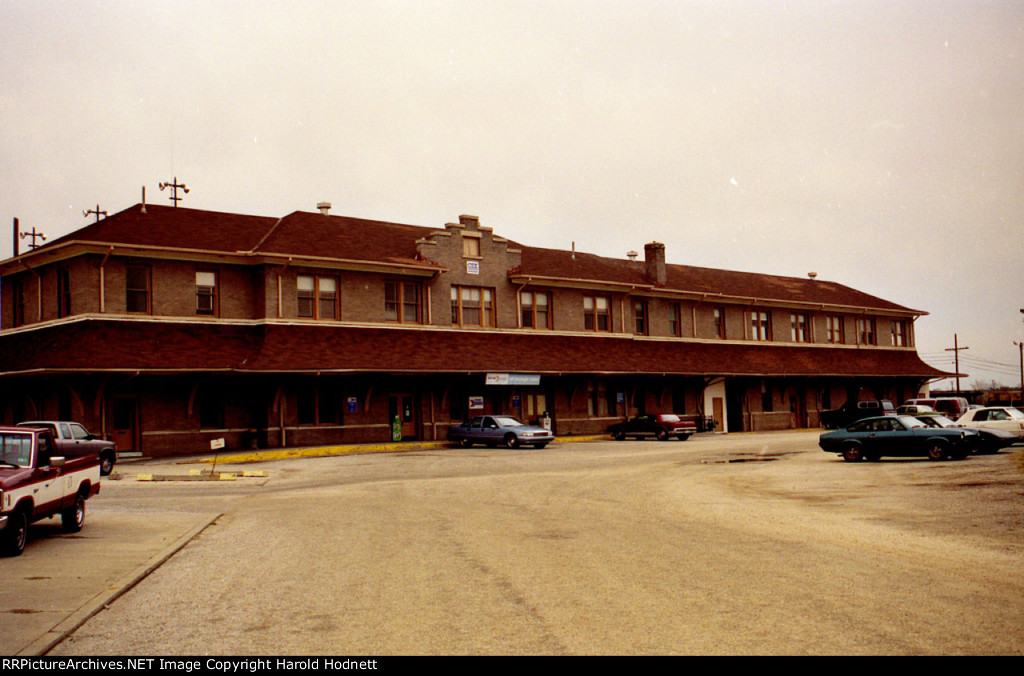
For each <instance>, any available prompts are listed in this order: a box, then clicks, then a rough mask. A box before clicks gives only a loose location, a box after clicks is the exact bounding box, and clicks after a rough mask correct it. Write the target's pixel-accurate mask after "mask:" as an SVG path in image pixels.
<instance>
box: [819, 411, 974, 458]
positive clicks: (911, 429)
mask: <svg viewBox="0 0 1024 676" xmlns="http://www.w3.org/2000/svg"><path fill="white" fill-rule="evenodd" d="M818 445H819V446H821V450H823V451H825V452H826V453H838V454H839V455H841V456H843V459H844V460H846V461H847V462H858V461H860V460H864V459H867V460H878V459H879V458H881V457H882V456H915V455H918V456H926V457H927V458H929V459H930V460H945V459H946V458H953V459H954V460H963V459H964V458H965V457H967V454H968V453H969V452H970V451H971V446H972V445H973V438H972V437H970V436H969V435H968V432H967V431H966V430H963V429H960V428H950V427H929V426H927V425H925V424H924V423H923V422H921V421H920V420H918V419H917V418H914V417H912V416H909V415H900V416H881V417H876V418H865V419H863V420H858V421H857V422H855V423H853V424H852V425H849V426H848V427H846V428H845V429H841V430H834V431H832V432H825V433H824V434H822V435H821V436H820V437H819V438H818Z"/></svg>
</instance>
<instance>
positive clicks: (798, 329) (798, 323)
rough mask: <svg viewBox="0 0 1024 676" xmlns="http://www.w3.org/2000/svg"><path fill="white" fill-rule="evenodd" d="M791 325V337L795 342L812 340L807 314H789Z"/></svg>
mask: <svg viewBox="0 0 1024 676" xmlns="http://www.w3.org/2000/svg"><path fill="white" fill-rule="evenodd" d="M789 326H790V329H789V333H790V336H789V337H790V339H791V340H792V341H793V342H794V343H809V342H810V340H811V336H810V331H809V329H808V327H809V326H810V321H809V319H808V317H807V315H805V314H797V313H794V314H791V315H790V316H789Z"/></svg>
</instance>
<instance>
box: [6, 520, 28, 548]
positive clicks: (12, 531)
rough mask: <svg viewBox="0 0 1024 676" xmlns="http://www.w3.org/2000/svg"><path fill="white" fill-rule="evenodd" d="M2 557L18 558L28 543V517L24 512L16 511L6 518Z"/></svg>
mask: <svg viewBox="0 0 1024 676" xmlns="http://www.w3.org/2000/svg"><path fill="white" fill-rule="evenodd" d="M3 533H4V535H3V553H4V556H20V555H21V553H22V552H23V551H25V544H26V543H27V542H28V516H27V515H26V514H25V510H23V509H17V510H15V511H14V513H13V514H11V515H10V516H9V517H8V518H7V528H5V529H4V531H3Z"/></svg>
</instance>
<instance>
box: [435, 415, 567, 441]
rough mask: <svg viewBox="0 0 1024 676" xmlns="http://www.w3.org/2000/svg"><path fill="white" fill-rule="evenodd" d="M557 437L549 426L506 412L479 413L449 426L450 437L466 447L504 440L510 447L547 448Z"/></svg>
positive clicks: (450, 439) (449, 439) (449, 438)
mask: <svg viewBox="0 0 1024 676" xmlns="http://www.w3.org/2000/svg"><path fill="white" fill-rule="evenodd" d="M554 438H555V435H554V434H552V433H551V431H550V430H546V429H544V428H543V427H537V426H536V425H527V424H526V423H522V422H520V421H518V420H516V419H515V418H511V417H509V416H504V415H480V416H477V417H475V418H473V419H471V420H467V421H466V422H464V423H462V424H461V425H451V426H450V427H449V428H448V441H454V442H456V443H458V444H459V445H460V446H462V447H464V448H466V447H469V446H472V445H473V444H484V445H486V446H497V445H498V444H502V445H504V446H507V447H508V448H519V447H520V446H533V447H534V448H544V447H545V446H547V445H548V444H549V443H551V441H552V440H553V439H554Z"/></svg>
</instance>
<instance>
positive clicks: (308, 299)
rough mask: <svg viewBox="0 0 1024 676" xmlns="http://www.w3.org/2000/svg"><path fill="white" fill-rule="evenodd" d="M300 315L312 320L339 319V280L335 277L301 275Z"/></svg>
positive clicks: (298, 281) (299, 290)
mask: <svg viewBox="0 0 1024 676" xmlns="http://www.w3.org/2000/svg"><path fill="white" fill-rule="evenodd" d="M296 283H297V285H298V315H299V316H300V317H309V318H312V319H337V317H338V280H336V279H335V278H334V277H320V276H314V275H299V276H298V279H297V280H296Z"/></svg>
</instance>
